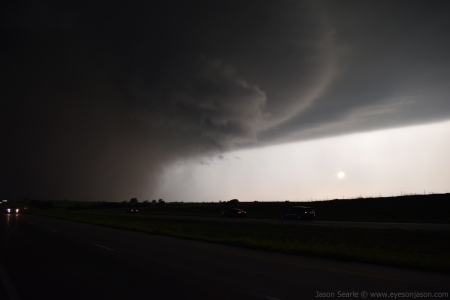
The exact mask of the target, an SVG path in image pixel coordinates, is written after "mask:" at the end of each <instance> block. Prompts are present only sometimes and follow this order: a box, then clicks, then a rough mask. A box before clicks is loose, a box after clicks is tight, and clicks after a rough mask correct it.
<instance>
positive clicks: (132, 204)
mask: <svg viewBox="0 0 450 300" xmlns="http://www.w3.org/2000/svg"><path fill="white" fill-rule="evenodd" d="M165 203H166V202H165V201H164V200H163V199H159V200H158V201H156V200H152V201H151V202H150V200H144V201H143V202H139V200H138V199H137V198H131V199H130V200H129V201H126V200H124V201H123V202H105V201H103V202H98V203H95V204H90V205H88V204H86V205H84V204H80V203H76V204H75V205H74V206H70V207H68V208H67V209H68V210H83V209H112V208H127V207H149V206H162V205H164V204H165Z"/></svg>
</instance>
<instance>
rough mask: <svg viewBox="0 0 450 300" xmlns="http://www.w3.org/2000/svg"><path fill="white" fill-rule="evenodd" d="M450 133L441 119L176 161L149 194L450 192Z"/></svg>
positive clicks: (203, 197)
mask: <svg viewBox="0 0 450 300" xmlns="http://www.w3.org/2000/svg"><path fill="white" fill-rule="evenodd" d="M449 137H450V121H447V122H440V123H434V124H428V125H418V126H410V127H403V128H396V129H389V130H380V131H373V132H366V133H356V134H349V135H344V136H338V137H332V138H324V139H318V140H312V141H305V142H298V143H289V144H284V145H276V146H270V147H265V148H257V149H247V150H241V151H235V152H231V153H227V154H225V155H223V156H221V157H215V158H213V159H210V160H208V161H201V162H199V161H184V162H177V163H175V164H173V165H172V166H170V167H168V168H166V169H165V171H164V176H163V179H162V181H161V185H160V188H159V189H158V190H157V191H156V192H155V194H154V195H155V197H156V198H158V199H159V198H163V199H166V200H167V201H169V202H170V201H189V202H191V201H192V202H210V201H215V202H218V201H219V200H222V201H227V200H230V199H233V198H237V199H239V200H241V201H255V200H258V201H285V200H290V201H297V200H299V201H310V200H327V199H335V198H339V199H342V198H356V197H359V196H362V197H378V196H380V195H381V196H396V195H401V194H405V193H407V194H411V193H414V194H421V193H424V192H425V193H448V192H450V186H449V184H448V183H449V182H448V179H449V178H450V155H449V153H450V139H449ZM340 172H343V173H344V174H345V176H343V177H342V174H339V173H340ZM339 175H341V176H339ZM341 177H342V178H341ZM174 187H177V188H176V189H174Z"/></svg>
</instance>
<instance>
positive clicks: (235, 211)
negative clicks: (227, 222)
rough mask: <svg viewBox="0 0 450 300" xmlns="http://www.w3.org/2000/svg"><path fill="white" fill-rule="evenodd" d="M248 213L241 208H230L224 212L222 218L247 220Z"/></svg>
mask: <svg viewBox="0 0 450 300" xmlns="http://www.w3.org/2000/svg"><path fill="white" fill-rule="evenodd" d="M246 216H247V212H245V211H243V210H242V209H239V208H228V209H225V210H223V211H222V217H224V218H226V217H229V218H245V217H246Z"/></svg>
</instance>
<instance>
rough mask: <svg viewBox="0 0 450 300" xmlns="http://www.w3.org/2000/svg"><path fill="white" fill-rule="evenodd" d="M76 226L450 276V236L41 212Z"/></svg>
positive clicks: (393, 231)
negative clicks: (82, 224)
mask: <svg viewBox="0 0 450 300" xmlns="http://www.w3.org/2000/svg"><path fill="white" fill-rule="evenodd" d="M33 213H34V214H37V215H42V216H47V217H54V218H61V219H66V220H71V221H77V222H83V223H90V224H96V225H102V226H109V227H115V228H122V229H128V230H134V231H141V232H147V233H153V234H160V235H168V236H173V237H180V238H186V239H193V240H199V241H207V242H213V243H220V244H228V245H236V246H243V247H249V248H254V249H262V250H269V251H276V252H283V253H291V254H301V255H308V256H315V257H323V258H333V259H342V260H348V261H357V262H367V263H375V264H382V265H389V266H398V267H407V268H414V269H421V270H433V271H440V272H445V273H449V271H450V256H449V255H448V253H450V244H449V243H448V240H450V232H448V231H429V230H401V229H369V228H342V227H330V226H316V225H310V226H308V225H304V224H302V225H297V224H295V223H289V224H287V223H286V224H269V223H259V222H258V223H256V222H255V223H253V222H233V221H222V220H186V219H166V218H164V217H143V216H134V215H123V216H117V215H116V216H114V215H105V214H96V213H92V212H90V213H89V214H87V213H83V212H68V211H56V210H36V211H34V212H33Z"/></svg>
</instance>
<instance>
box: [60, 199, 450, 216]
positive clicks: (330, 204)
mask: <svg viewBox="0 0 450 300" xmlns="http://www.w3.org/2000/svg"><path fill="white" fill-rule="evenodd" d="M53 204H54V207H55V208H61V209H73V210H85V209H89V210H97V211H115V212H123V211H124V210H125V209H126V207H127V204H126V203H113V202H74V201H53ZM295 205H304V206H310V207H312V208H313V209H314V210H315V211H316V219H317V220H327V221H360V222H369V221H373V222H412V223H450V214H449V213H448V212H449V211H450V194H430V195H408V196H398V197H381V198H360V199H352V200H337V199H335V200H329V201H314V202H240V203H239V204H228V203H225V202H222V203H218V202H214V203H183V205H170V204H165V205H155V206H152V205H150V204H144V203H142V202H141V203H138V208H139V210H140V213H141V214H152V215H155V214H156V215H188V216H209V217H217V216H220V214H221V212H222V210H223V209H225V208H227V207H238V208H241V209H243V210H245V211H246V212H247V217H249V218H259V219H275V218H278V214H279V213H280V212H283V211H285V210H287V209H288V208H290V207H292V206H295Z"/></svg>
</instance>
